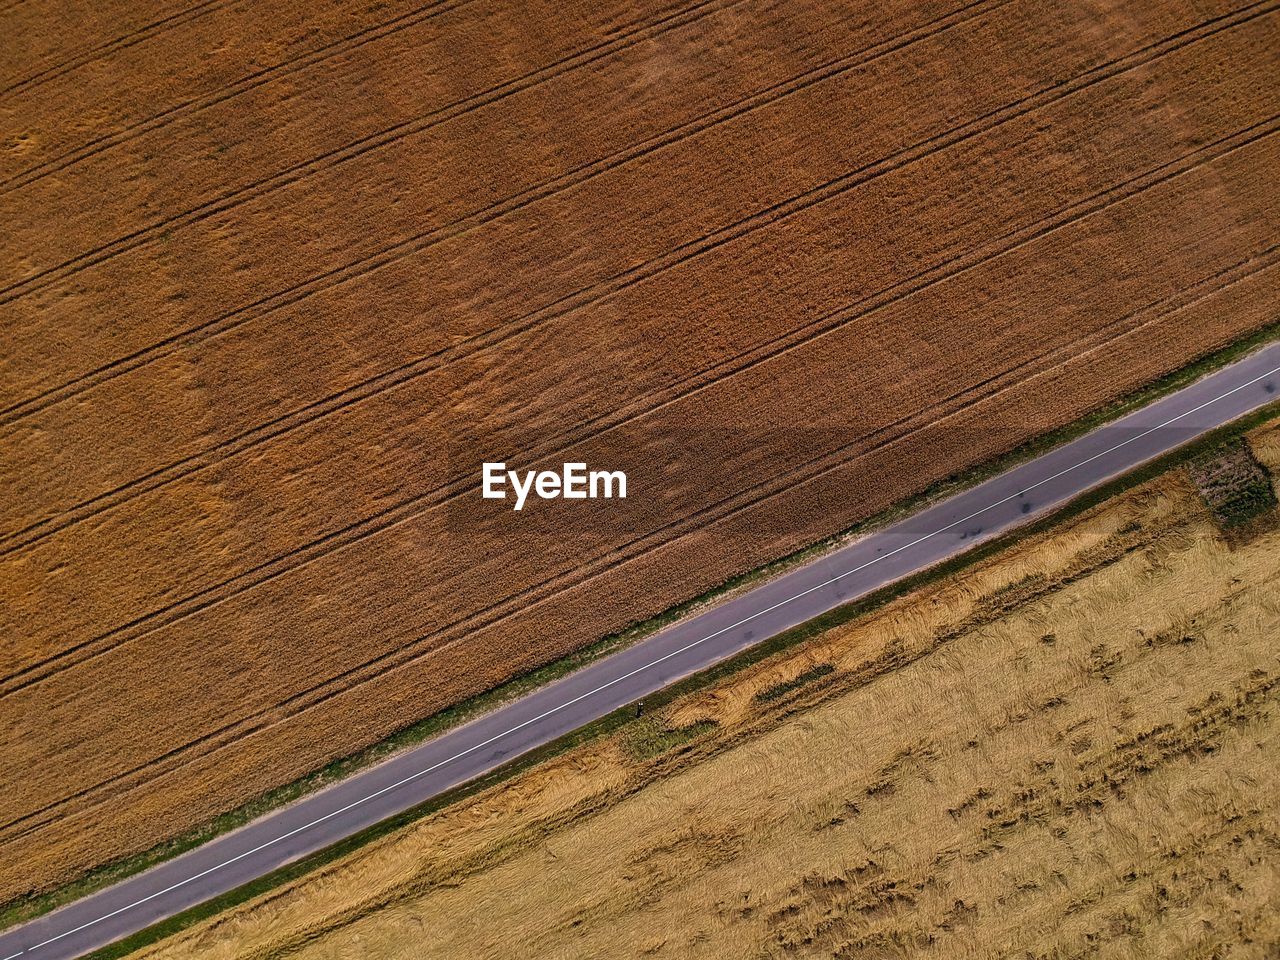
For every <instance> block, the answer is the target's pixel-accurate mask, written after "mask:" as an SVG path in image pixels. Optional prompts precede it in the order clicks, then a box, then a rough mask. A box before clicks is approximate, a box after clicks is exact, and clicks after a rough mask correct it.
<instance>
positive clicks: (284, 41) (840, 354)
mask: <svg viewBox="0 0 1280 960" xmlns="http://www.w3.org/2000/svg"><path fill="white" fill-rule="evenodd" d="M115 5H118V6H120V7H121V8H122V9H123V8H124V7H125V6H128V5H125V4H120V3H119V2H118V0H116V3H115ZM84 6H85V5H82V4H77V3H65V2H64V3H54V2H52V0H29V2H28V3H25V4H20V5H13V6H8V7H2V8H0V34H8V33H9V32H10V31H20V32H21V33H22V35H23V36H24V38H25V37H27V36H28V35H29V36H30V41H29V42H25V43H24V44H22V45H21V48H20V50H19V51H18V52H16V53H15V52H14V51H12V50H9V49H7V48H6V49H5V50H4V54H3V57H0V91H2V92H0V124H2V126H0V222H4V223H5V224H6V230H5V231H4V232H3V233H0V264H2V265H3V270H2V271H0V275H2V276H3V280H4V282H3V286H2V287H0V318H2V320H3V330H4V338H5V339H4V344H5V348H4V350H2V351H0V471H3V472H2V475H0V484H2V485H3V486H2V488H0V554H2V557H0V563H3V564H4V567H3V573H2V575H0V632H2V633H3V636H4V637H5V638H6V644H5V646H4V654H3V660H2V661H0V729H3V730H4V732H5V734H4V739H3V741H0V743H2V746H0V777H2V778H3V779H4V781H5V782H9V783H13V782H20V783H21V784H22V789H21V790H18V791H5V792H4V794H3V796H2V797H0V852H3V855H2V856H0V900H3V899H5V898H8V897H11V896H13V895H15V894H19V893H22V892H24V891H27V890H29V889H31V888H32V887H44V886H48V885H52V884H54V883H57V882H59V881H63V880H66V879H68V878H69V877H72V876H74V875H75V874H77V873H78V872H80V871H82V870H84V869H86V868H88V867H91V866H93V865H95V864H98V863H101V862H104V861H106V860H109V859H112V858H115V857H118V856H121V855H124V854H128V853H131V852H135V851H138V850H140V849H144V848H146V847H148V846H150V845H152V844H154V843H155V842H157V841H159V840H161V839H163V838H165V837H168V836H171V835H173V834H175V833H177V832H179V831H181V830H182V829H183V828H185V827H189V826H190V825H192V824H193V823H195V822H198V821H200V820H202V819H204V818H207V817H209V816H211V815H213V814H215V813H217V812H220V811H223V810H226V809H229V808H232V807H234V806H236V805H237V804H239V803H242V802H244V801H245V800H247V799H249V798H251V797H254V796H256V795H258V794H259V793H261V792H262V791H264V790H266V789H268V788H270V787H272V786H276V785H279V784H281V783H285V782H288V781H290V780H292V779H294V778H296V777H298V776H299V775H301V774H303V773H305V772H307V771H310V770H313V769H315V768H317V767H318V766H320V765H323V764H324V763H325V762H326V761H328V760H330V759H333V758H335V757H338V756H342V755H345V754H347V753H350V752H351V751H353V750H356V749H358V748H360V747H362V746H365V745H368V744H370V743H372V742H375V741H377V740H379V739H381V738H383V737H385V736H386V735H387V734H388V733H390V732H392V731H394V730H395V729H397V728H399V727H402V726H404V725H406V724H408V723H410V722H412V721H415V720H417V719H420V718H422V717H424V716H427V715H430V714H432V713H434V712H436V711H438V710H440V709H441V708H443V707H445V706H447V705H450V704H453V703H456V702H458V701H459V700H461V699H464V698H466V697H468V696H470V695H472V694H475V693H477V692H480V691H482V690H485V689H487V688H489V687H492V686H493V685H495V684H496V683H499V682H501V681H502V680H504V679H507V678H509V677H511V676H512V675H514V674H517V673H519V672H521V671H524V670H527V669H529V668H531V667H533V666H536V665H539V664H543V663H546V662H549V661H551V660H554V659H556V658H557V657H559V656H562V655H564V654H566V653H568V652H570V651H573V650H575V649H578V648H581V647H582V646H583V645H585V644H587V643H589V642H591V641H592V640H594V639H597V638H599V637H600V636H603V635H606V634H608V633H610V632H612V631H615V630H617V629H619V628H621V627H623V626H625V625H627V624H629V623H633V622H635V621H637V620H641V619H643V618H645V617H648V616H651V615H654V614H656V613H659V612H661V611H662V610H664V609H666V608H668V607H669V606H671V605H672V604H674V603H677V602H679V601H681V600H684V599H687V598H689V597H692V596H696V595H698V594H699V593H701V592H703V591H705V590H707V589H709V588H711V587H713V586H715V585H716V584H718V583H721V582H723V581H724V580H725V579H726V578H728V577H730V576H732V575H734V574H737V573H740V572H742V571H744V570H747V569H750V568H752V567H754V566H757V565H758V564H760V563H762V562H764V561H767V560H769V559H772V558H775V557H777V556H780V555H782V554H784V553H786V552H788V551H790V550H792V549H795V548H797V547H799V546H802V545H804V544H807V543H810V542H813V541H814V540H817V539H820V538H822V537H824V536H826V535H829V534H831V533H834V532H836V531H838V530H841V529H843V528H845V527H847V526H849V525H851V524H853V523H855V522H857V521H858V520H860V519H862V518H865V517H867V516H869V515H871V514H873V513H875V512H876V511H878V510H880V509H882V508H884V507H886V506H889V505H890V504H892V503H893V502H895V501H897V500H899V499H901V498H902V497H905V496H908V495H910V494H912V493H915V492H918V491H920V490H922V489H923V488H925V487H927V486H928V485H929V484H931V483H932V482H934V481H937V480H939V479H942V478H945V477H947V476H949V475H950V474H952V473H953V472H955V471H956V470H958V469H961V468H964V467H967V466H970V465H973V464H975V463H978V462H981V461H984V460H986V459H989V458H991V457H993V456H995V455H998V454H1000V453H1001V452H1004V451H1006V450H1008V449H1010V448H1011V447H1013V446H1015V445H1017V444H1018V443H1019V442H1021V441H1024V440H1026V439H1028V438H1030V437H1032V436H1034V435H1036V434H1038V433H1040V432H1042V431H1044V430H1047V429H1051V428H1054V427H1057V426H1061V425H1064V424H1067V423H1069V422H1071V421H1072V420H1074V419H1076V418H1077V417H1079V416H1081V415H1082V414H1084V413H1086V412H1088V411H1090V410H1093V409H1096V408H1097V407H1098V406H1099V405H1101V404H1103V403H1105V402H1106V401H1109V400H1112V399H1114V398H1116V397H1119V396H1121V395H1123V394H1125V393H1127V392H1129V391H1131V390H1132V389H1134V388H1135V387H1138V386H1140V385H1142V384H1144V383H1147V382H1149V381H1150V380H1152V379H1154V378H1156V377H1158V376H1160V375H1162V374H1164V373H1167V372H1169V371H1170V370H1172V369H1175V368H1177V367H1179V366H1181V365H1183V364H1185V363H1186V362H1188V361H1189V360H1192V359H1194V358H1196V357H1198V356H1201V355H1203V354H1205V353H1207V352H1210V351H1212V350H1214V349H1216V348H1218V347H1221V346H1223V345H1225V344H1227V343H1229V342H1231V341H1232V340H1233V339H1235V338H1237V337H1239V336H1241V335H1243V334H1246V333H1248V332H1250V331H1253V330H1255V329H1257V328H1259V327H1260V326H1263V325H1265V324H1267V323H1270V322H1272V321H1274V320H1275V319H1276V305H1277V302H1278V301H1280V296H1278V294H1280V270H1277V269H1275V267H1276V262H1277V258H1278V257H1280V251H1278V250H1277V247H1276V237H1277V236H1278V235H1280V231H1278V229H1277V228H1278V227H1280V202H1277V201H1278V200H1280V182H1278V181H1277V178H1276V177H1275V170H1276V169H1277V168H1278V167H1280V155H1278V154H1280V141H1278V140H1277V139H1276V138H1275V137H1274V134H1275V132H1276V130H1277V125H1278V124H1280V85H1277V84H1276V83H1275V81H1274V78H1275V75H1276V71H1277V67H1278V66H1280V13H1278V12H1277V11H1275V10H1273V9H1272V7H1270V6H1267V5H1264V4H1254V5H1248V6H1246V5H1242V4H1239V3H1236V4H1234V5H1233V4H1230V3H1226V2H1208V0H1204V2H1198V3H1194V4H1174V3H1159V4H1154V3H1136V2H1130V3H1115V2H1109V0H1097V2H1089V3H1084V4H1079V3H1051V4H1043V3H1038V2H1032V0H1002V2H1001V0H980V2H977V3H972V4H967V5H966V4H962V3H960V2H952V3H943V2H935V3H924V4H920V3H906V2H904V0H892V2H889V3H886V4H882V5H877V6H876V8H875V11H874V16H872V15H871V14H870V13H868V10H869V9H870V8H867V7H865V6H864V5H849V6H848V7H844V6H841V5H838V4H837V5H832V4H825V3H817V2H816V0H785V2H778V3H771V4H769V3H758V2H756V3H753V2H747V0H703V2H685V3H675V4H670V5H660V4H642V3H630V2H625V0H623V2H611V3H604V4H599V3H597V4H578V3H570V4H568V5H565V4H549V3H546V4H539V3H532V4H531V3H526V2H521V3H515V2H514V0H491V2H487V3H486V2H482V0H463V2H442V3H436V4H427V5H424V6H421V7H413V6H409V5H405V4H401V3H393V4H371V5H369V6H368V7H366V8H361V9H359V10H345V9H340V8H339V6H338V5H337V4H319V5H314V7H313V8H309V9H307V10H306V12H305V15H304V13H303V12H300V11H301V10H302V8H301V7H298V6H297V5H290V4H281V3H279V2H278V0H267V2H263V3H258V4H252V5H237V4H233V3H222V2H210V3H205V4H196V5H194V6H192V7H190V8H188V10H187V11H186V12H185V13H182V14H180V15H178V14H174V13H173V11H171V10H165V9H161V8H159V7H158V6H155V5H153V4H145V5H140V6H137V7H130V9H129V11H128V13H127V15H122V16H121V17H117V18H115V19H108V14H109V13H110V8H111V7H112V6H113V4H112V3H107V4H106V5H105V6H104V7H98V8H95V10H96V11H97V12H96V13H95V14H94V15H93V16H87V15H86V14H85V13H84V10H83V9H82V7H84ZM86 16H87V22H85V19H86ZM99 17H101V22H98V18H99ZM166 17H170V19H166ZM72 24H74V25H75V27H74V29H69V28H68V27H69V25H72ZM130 31H132V32H130ZM486 459H502V460H506V461H507V462H508V463H509V464H511V465H512V466H517V465H518V466H522V467H523V466H527V465H530V464H533V463H546V464H551V463H560V462H563V461H567V460H584V461H586V462H587V463H590V464H592V465H593V466H596V465H599V466H608V467H610V468H615V469H624V470H626V471H627V473H628V476H629V478H630V492H631V495H630V497H629V499H628V500H626V501H625V502H616V501H615V502H613V503H609V504H601V503H585V504H583V503H575V504H571V505H566V504H565V503H563V502H556V503H536V504H532V505H531V506H530V507H529V508H527V509H526V511H525V512H524V513H522V514H520V515H515V514H513V513H511V512H510V511H509V509H507V508H506V507H505V506H503V505H501V504H494V503H492V502H487V501H483V500H481V499H480V498H479V495H478V479H479V464H480V462H481V461H483V460H486Z"/></svg>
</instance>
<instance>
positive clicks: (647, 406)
mask: <svg viewBox="0 0 1280 960" xmlns="http://www.w3.org/2000/svg"><path fill="white" fill-rule="evenodd" d="M1064 96H1065V94H1064ZM1274 125H1275V121H1274V119H1273V120H1272V121H1269V122H1268V123H1266V124H1262V125H1258V126H1255V127H1251V128H1249V130H1247V131H1243V132H1241V133H1237V134H1234V135H1233V136H1232V137H1229V138H1226V139H1225V140H1220V141H1215V142H1214V143H1211V144H1207V145H1204V146H1201V147H1199V148H1197V149H1196V150H1195V151H1192V152H1191V153H1190V154H1186V155H1184V156H1183V158H1180V160H1176V161H1171V162H1169V163H1166V164H1162V165H1160V166H1159V167H1157V168H1154V169H1155V170H1156V171H1164V172H1163V173H1162V174H1161V176H1162V177H1163V178H1165V179H1167V178H1169V177H1171V176H1172V175H1174V174H1175V173H1176V172H1177V165H1178V164H1180V163H1182V164H1185V162H1186V159H1187V158H1192V157H1195V156H1197V155H1202V154H1204V153H1205V152H1206V151H1210V150H1211V149H1212V148H1214V147H1220V146H1221V145H1222V144H1224V143H1227V144H1228V145H1230V144H1231V143H1232V142H1235V143H1237V144H1238V143H1239V142H1240V140H1241V139H1242V138H1243V137H1245V136H1246V135H1248V136H1249V137H1250V138H1251V139H1257V138H1259V137H1261V136H1265V135H1268V134H1269V133H1270V132H1273V130H1274ZM1260 129H1261V130H1262V131H1263V132H1258V131H1259V130H1260ZM1231 148H1232V149H1234V147H1231ZM1151 176H1152V174H1151V173H1148V174H1145V175H1144V177H1146V178H1150V177H1151ZM1142 179H1143V178H1142V177H1139V178H1136V180H1130V181H1128V182H1127V183H1128V184H1132V183H1134V182H1137V181H1141V180H1142ZM1121 189H1124V185H1122V186H1121V187H1118V188H1113V189H1112V190H1111V191H1106V192H1104V193H1103V194H1099V195H1095V196H1094V197H1091V198H1089V199H1088V200H1086V201H1082V202H1079V203H1076V204H1072V205H1070V206H1068V207H1067V208H1064V211H1060V212H1059V214H1057V215H1055V216H1052V217H1049V218H1046V219H1044V220H1041V221H1039V222H1038V223H1037V224H1034V225H1033V226H1032V227H1029V228H1023V230H1020V231H1013V232H1010V233H1006V234H1005V235H1004V236H1003V237H1001V238H997V239H996V240H993V241H990V242H989V243H988V244H986V245H984V246H983V247H980V248H977V250H978V251H981V252H979V253H975V252H971V253H969V254H967V255H965V256H959V257H953V258H951V259H949V260H947V261H944V262H943V263H942V264H940V265H938V266H935V267H934V268H932V269H930V270H928V271H924V272H922V273H920V274H917V275H916V276H915V277H912V278H908V279H907V280H904V281H901V282H899V283H898V284H894V285H892V286H890V287H888V288H885V290H883V291H880V292H879V293H877V294H875V295H873V296H872V297H871V298H864V300H862V301H859V302H858V303H856V304H854V305H850V306H849V307H847V308H845V309H844V310H840V311H835V312H834V313H833V314H829V315H827V316H826V317H824V318H820V319H819V320H817V321H813V322H811V323H810V324H808V325H806V326H805V327H802V328H800V329H799V330H798V331H796V332H795V333H793V334H791V335H789V336H786V337H783V338H780V339H776V340H775V341H771V342H770V343H769V344H766V345H764V346H763V347H761V348H758V349H757V350H756V351H754V352H752V355H754V356H761V355H762V351H763V352H764V353H768V354H772V353H776V352H777V351H778V350H780V349H783V347H784V346H785V347H786V348H787V349H791V348H794V347H795V346H799V345H801V344H803V343H805V342H807V341H808V340H810V339H812V338H814V337H816V336H818V335H821V334H822V333H825V332H829V330H828V327H829V326H830V324H831V323H832V322H833V321H834V323H836V324H843V323H847V322H849V321H850V320H852V319H855V318H856V316H861V315H865V313H867V312H870V311H872V310H875V309H879V308H882V307H883V306H887V305H889V304H891V303H893V302H895V301H896V300H898V299H902V298H903V297H906V296H910V295H911V294H913V293H915V292H918V290H919V289H923V288H925V287H927V286H931V285H934V284H936V283H939V282H942V281H944V280H946V279H947V278H948V277H949V276H950V275H951V274H953V273H955V272H957V271H958V270H961V269H967V268H968V267H969V266H970V265H978V264H979V263H982V262H985V261H986V260H988V259H991V258H993V257H994V256H997V255H1000V254H1001V253H1002V252H1004V250H1003V244H1021V243H1025V242H1029V239H1031V237H1029V234H1032V233H1035V232H1036V231H1043V230H1044V229H1046V228H1047V227H1049V226H1052V225H1054V223H1055V221H1061V220H1062V219H1063V218H1064V217H1067V216H1072V215H1074V216H1075V217H1076V218H1077V219H1078V218H1079V217H1080V216H1082V215H1085V214H1086V213H1088V212H1092V207H1093V206H1096V205H1097V203H1098V202H1100V200H1101V202H1106V200H1105V198H1107V197H1110V196H1113V195H1114V194H1115V191H1116V190H1121ZM1072 211H1074V213H1072ZM1058 225H1061V224H1058ZM988 251H989V252H988ZM855 310H856V311H858V313H857V314H856V316H855V315H853V314H850V315H849V316H845V315H844V314H846V313H849V312H850V311H855ZM742 359H743V358H742V356H739V357H736V358H730V359H729V360H727V361H723V362H721V363H720V364H717V365H713V366H712V367H710V368H707V369H705V370H704V371H700V372H699V374H697V375H695V376H694V377H691V378H686V380H685V381H683V382H681V383H679V384H675V385H673V386H672V387H669V388H667V390H665V391H659V392H657V393H654V394H649V395H642V396H641V397H638V398H636V399H635V400H633V401H632V402H631V403H629V404H627V405H624V406H623V407H621V408H618V410H616V411H613V412H611V413H610V414H606V415H604V416H602V417H598V418H595V419H593V420H590V421H587V422H585V423H584V424H582V425H581V427H580V428H578V429H577V430H574V431H571V432H569V433H568V434H565V435H562V436H561V437H559V438H553V439H554V440H560V439H564V438H566V437H567V442H566V443H564V444H563V445H562V446H560V447H559V448H556V449H553V450H552V451H551V452H549V453H546V454H538V453H536V452H535V451H521V452H520V454H519V455H520V456H531V457H532V456H542V455H545V456H554V455H556V454H557V453H563V451H564V450H565V449H567V447H568V446H570V445H572V444H575V443H580V442H582V441H583V440H585V439H587V438H589V437H590V436H592V435H594V434H595V433H596V432H599V431H600V430H604V429H611V428H612V427H615V426H618V425H620V424H624V423H627V422H630V421H631V420H633V419H636V418H638V417H640V416H643V415H645V414H647V413H648V412H650V410H652V409H656V408H657V407H658V406H662V405H666V404H667V403H669V402H674V399H679V398H680V397H681V393H680V391H685V394H686V395H687V393H688V392H692V391H694V390H696V389H700V388H701V385H702V384H705V383H708V382H714V381H715V380H718V379H721V378H722V377H724V376H725V375H726V374H725V373H724V372H723V371H725V370H730V369H731V368H732V366H733V365H734V364H735V363H741V362H742ZM733 372H737V371H736V370H734V371H733ZM729 375H732V374H731V373H730V374H729ZM597 428H598V429H597ZM587 431H590V432H587ZM458 483H459V482H458V481H455V482H454V483H452V484H448V485H445V486H443V487H438V488H436V489H435V490H433V491H429V492H427V493H424V494H420V495H417V496H414V497H410V498H408V499H406V500H403V501H400V502H399V503H397V504H394V505H392V506H390V507H388V508H385V509H383V510H381V511H378V512H377V513H375V514H373V515H371V516H370V517H366V518H363V519H361V520H359V521H356V522H354V523H352V524H350V525H348V526H346V527H344V528H341V529H339V530H336V531H331V532H330V533H327V534H324V535H323V536H321V537H319V538H316V539H314V540H312V541H311V542H309V543H308V544H304V545H302V546H300V547H298V548H295V549H294V550H291V551H288V552H287V553H285V554H281V555H278V556H277V557H275V558H272V559H271V560H268V561H264V562H263V563H261V564H258V565H255V566H254V567H252V568H250V569H248V570H245V571H242V572H241V573H239V574H236V575H235V576H233V577H231V578H228V579H226V580H223V581H221V582H220V583H218V584H215V585H212V586H210V587H208V588H206V589H204V590H202V591H199V592H197V593H195V594H192V595H189V596H188V597H185V598H182V599H180V600H178V601H175V602H174V603H172V604H170V605H168V606H166V607H162V608H159V609H157V610H153V611H149V612H148V613H146V614H143V615H142V616H140V617H138V618H135V619H134V620H132V621H130V622H128V623H126V624H122V625H120V626H118V627H115V628H112V629H111V630H109V631H107V632H105V633H103V634H100V635H98V636H96V637H94V638H92V639H89V640H85V641H82V642H80V643H78V644H75V645H73V646H71V647H69V648H66V649H65V650H63V651H60V652H59V653H57V654H54V655H53V656H52V657H50V658H47V659H45V660H42V661H40V662H38V663H36V664H31V665H28V666H27V667H24V668H22V669H21V670H19V671H17V672H16V673H14V674H11V675H10V676H9V677H6V678H5V680H4V684H3V689H0V696H3V695H6V694H7V693H8V692H12V690H13V689H14V684H15V683H17V684H20V686H27V685H29V684H30V683H32V682H37V681H38V679H41V678H42V676H47V675H50V673H51V672H52V671H50V672H49V673H42V672H41V671H42V670H44V669H46V668H48V667H50V666H52V665H53V664H55V663H60V662H61V661H62V660H64V659H66V658H67V657H70V656H73V655H77V654H80V655H85V656H90V655H97V654H96V653H95V652H94V651H99V652H100V651H101V650H102V648H103V644H109V645H108V646H107V647H106V649H110V647H111V646H114V645H115V643H116V642H120V640H119V639H116V638H120V637H121V636H122V635H123V636H125V637H127V638H129V639H131V638H132V636H133V632H134V631H141V633H145V632H147V631H148V630H149V629H157V628H158V627H159V626H163V625H165V624H166V623H169V622H172V621H173V620H175V619H180V618H182V617H184V616H188V615H191V614H192V613H195V612H198V611H199V610H200V609H204V608H205V607H208V606H211V605H212V604H213V603H216V602H219V600H220V599H222V596H221V594H222V592H223V591H226V590H231V591H232V592H231V593H228V594H227V595H228V596H230V595H234V593H238V592H241V591H242V590H244V589H249V588H251V587H254V586H257V585H258V584H259V583H261V582H265V581H266V580H269V579H273V578H274V577H276V576H279V575H281V574H283V573H285V572H287V571H288V570H290V569H294V568H295V567H297V566H302V565H304V564H305V563H308V562H310V561H311V560H312V559H314V558H315V557H317V556H321V555H323V554H324V553H328V552H330V551H331V550H333V549H337V547H338V546H343V545H345V544H346V543H347V542H348V541H349V540H350V541H354V540H356V539H363V538H364V537H366V536H371V535H373V534H375V533H377V532H379V531H380V530H381V529H384V528H385V527H386V526H390V525H391V524H392V523H396V522H400V520H402V519H405V518H407V517H408V516H411V515H413V513H415V512H418V511H419V510H420V509H426V508H427V507H429V506H433V505H434V504H435V502H436V501H433V500H432V499H431V498H433V497H436V496H437V495H442V496H443V498H444V500H447V499H449V498H451V497H453V496H456V495H460V491H459V490H458ZM466 483H467V487H466V488H465V489H474V486H475V484H474V482H473V481H466ZM441 502H443V501H441ZM295 556H302V557H303V558H304V559H303V560H302V561H301V562H300V563H298V564H288V563H287V561H288V560H289V559H291V558H293V557H295ZM238 583H239V584H246V585H244V586H242V587H240V588H239V589H234V588H233V585H235V584H238ZM139 635H141V634H139ZM55 669H57V668H55ZM37 674H39V675H37Z"/></svg>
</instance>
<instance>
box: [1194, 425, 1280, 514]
mask: <svg viewBox="0 0 1280 960" xmlns="http://www.w3.org/2000/svg"><path fill="white" fill-rule="evenodd" d="M1187 472H1188V473H1190V474H1191V479H1192V480H1193V481H1194V482H1195V485H1196V487H1197V488H1198V489H1199V491H1200V496H1201V497H1202V498H1203V499H1204V502H1205V504H1206V505H1207V506H1208V507H1209V509H1210V510H1212V511H1213V515H1214V518H1215V519H1216V520H1217V521H1218V523H1219V524H1220V525H1221V526H1222V527H1224V528H1228V529H1229V528H1232V527H1239V526H1242V525H1244V524H1246V523H1248V522H1249V521H1251V520H1254V519H1256V518H1258V517H1260V516H1262V515H1263V514H1265V513H1268V512H1270V511H1271V510H1273V509H1274V508H1275V506H1276V495H1275V491H1274V490H1272V488H1271V477H1270V475H1269V474H1268V473H1267V470H1266V468H1265V467H1264V466H1263V465H1262V464H1260V463H1259V462H1258V460H1257V458H1256V457H1254V455H1253V451H1252V450H1251V449H1250V448H1249V444H1248V442H1247V441H1245V440H1244V438H1239V439H1236V440H1233V441H1231V442H1229V443H1226V444H1223V445H1222V446H1220V447H1216V448H1214V449H1212V450H1209V451H1207V452H1206V453H1204V454H1203V455H1201V456H1199V457H1196V458H1195V459H1194V460H1192V461H1191V462H1190V463H1189V464H1188V465H1187Z"/></svg>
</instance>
